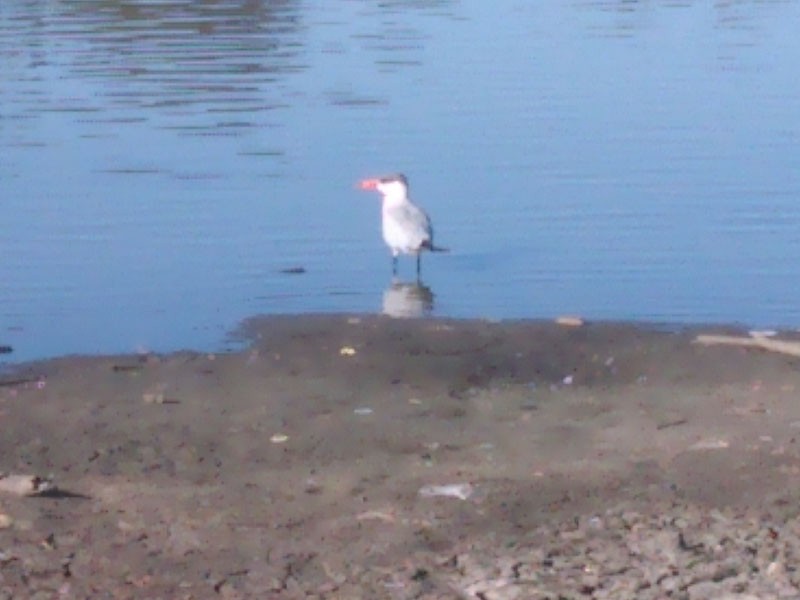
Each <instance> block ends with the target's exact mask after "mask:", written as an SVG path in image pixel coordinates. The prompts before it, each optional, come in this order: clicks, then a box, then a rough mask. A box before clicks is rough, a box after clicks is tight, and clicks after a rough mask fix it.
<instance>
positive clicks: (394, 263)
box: [392, 254, 397, 275]
mask: <svg viewBox="0 0 800 600" xmlns="http://www.w3.org/2000/svg"><path fill="white" fill-rule="evenodd" d="M392 275H397V254H392Z"/></svg>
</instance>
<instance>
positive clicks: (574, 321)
mask: <svg viewBox="0 0 800 600" xmlns="http://www.w3.org/2000/svg"><path fill="white" fill-rule="evenodd" d="M556 324H557V325H563V326H564V327H580V326H581V325H583V319H581V318H580V317H574V316H571V315H564V316H561V317H557V318H556Z"/></svg>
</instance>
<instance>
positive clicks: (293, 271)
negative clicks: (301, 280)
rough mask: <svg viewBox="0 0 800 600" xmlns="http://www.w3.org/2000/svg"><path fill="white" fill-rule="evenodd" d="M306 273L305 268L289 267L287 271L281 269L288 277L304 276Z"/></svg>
mask: <svg viewBox="0 0 800 600" xmlns="http://www.w3.org/2000/svg"><path fill="white" fill-rule="evenodd" d="M305 272H306V269H305V267H288V268H286V269H281V273H285V274H286V275H302V274H303V273H305Z"/></svg>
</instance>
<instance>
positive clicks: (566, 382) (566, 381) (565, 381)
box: [562, 375, 575, 385]
mask: <svg viewBox="0 0 800 600" xmlns="http://www.w3.org/2000/svg"><path fill="white" fill-rule="evenodd" d="M574 380H575V377H574V376H573V375H567V376H566V377H564V379H563V380H562V382H563V384H564V385H572V382H573V381H574Z"/></svg>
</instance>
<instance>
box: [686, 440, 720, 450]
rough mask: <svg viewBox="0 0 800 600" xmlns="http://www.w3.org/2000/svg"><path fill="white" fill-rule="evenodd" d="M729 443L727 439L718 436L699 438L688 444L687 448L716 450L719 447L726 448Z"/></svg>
mask: <svg viewBox="0 0 800 600" xmlns="http://www.w3.org/2000/svg"><path fill="white" fill-rule="evenodd" d="M728 446H730V444H729V443H728V442H727V440H721V439H718V438H709V439H707V440H700V441H699V442H695V443H694V444H692V445H691V446H689V450H718V449H720V448H727V447H728Z"/></svg>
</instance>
